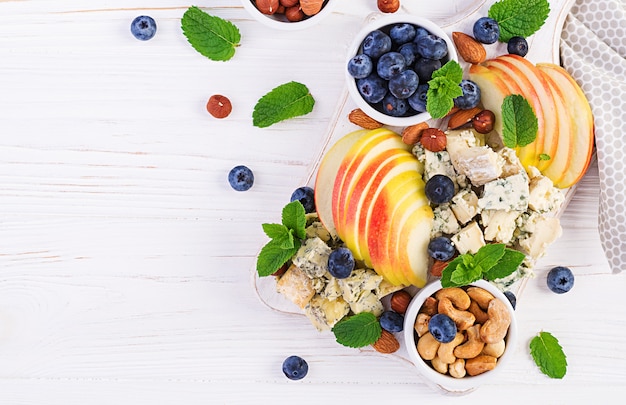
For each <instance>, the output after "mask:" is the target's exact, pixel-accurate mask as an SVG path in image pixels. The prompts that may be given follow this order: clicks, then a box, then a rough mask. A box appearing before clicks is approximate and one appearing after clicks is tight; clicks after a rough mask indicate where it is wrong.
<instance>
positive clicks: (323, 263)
mask: <svg viewBox="0 0 626 405" xmlns="http://www.w3.org/2000/svg"><path fill="white" fill-rule="evenodd" d="M330 252H331V249H330V247H328V245H327V244H326V243H325V242H324V241H323V240H322V239H320V238H318V237H314V238H311V239H307V240H306V242H304V244H303V245H302V246H300V249H298V251H297V252H296V254H295V256H294V258H293V264H295V265H296V266H298V267H299V268H300V269H302V271H304V272H305V273H306V274H307V275H308V276H309V277H310V278H316V277H322V276H323V275H324V273H326V271H327V270H328V256H330Z"/></svg>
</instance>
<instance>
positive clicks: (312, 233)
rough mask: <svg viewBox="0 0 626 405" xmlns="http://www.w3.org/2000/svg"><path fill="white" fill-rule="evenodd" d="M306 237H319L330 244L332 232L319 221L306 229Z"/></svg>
mask: <svg viewBox="0 0 626 405" xmlns="http://www.w3.org/2000/svg"><path fill="white" fill-rule="evenodd" d="M306 237H307V239H312V238H315V237H318V238H320V239H321V240H322V241H324V243H328V242H329V241H330V240H331V239H332V236H331V235H330V232H328V230H327V229H326V227H325V226H324V225H323V224H322V223H321V222H319V221H314V222H313V223H311V225H309V226H307V227H306Z"/></svg>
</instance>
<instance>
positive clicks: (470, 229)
mask: <svg viewBox="0 0 626 405" xmlns="http://www.w3.org/2000/svg"><path fill="white" fill-rule="evenodd" d="M450 239H451V240H452V243H454V246H455V247H456V250H458V251H459V253H460V254H462V255H463V254H465V253H472V254H474V253H476V252H478V249H480V248H481V247H483V246H485V237H484V235H483V231H482V230H481V229H480V226H478V223H477V222H476V221H472V222H470V223H469V224H468V225H467V226H465V227H464V228H463V229H461V231H459V232H458V233H457V234H455V235H453V236H452V237H451V238H450Z"/></svg>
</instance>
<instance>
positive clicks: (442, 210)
mask: <svg viewBox="0 0 626 405" xmlns="http://www.w3.org/2000/svg"><path fill="white" fill-rule="evenodd" d="M460 230H461V227H460V225H459V223H458V222H457V220H456V217H455V216H454V213H453V212H452V209H450V204H441V205H438V206H437V207H435V208H434V209H433V224H432V229H431V233H430V234H431V238H435V237H437V236H441V235H443V234H453V233H457V232H459V231H460Z"/></svg>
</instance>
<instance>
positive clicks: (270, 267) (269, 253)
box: [256, 239, 300, 277]
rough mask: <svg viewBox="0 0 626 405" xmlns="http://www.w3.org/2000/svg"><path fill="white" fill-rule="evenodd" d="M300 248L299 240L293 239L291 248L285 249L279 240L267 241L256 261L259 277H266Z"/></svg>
mask: <svg viewBox="0 0 626 405" xmlns="http://www.w3.org/2000/svg"><path fill="white" fill-rule="evenodd" d="M298 249H300V241H298V240H295V241H294V246H293V247H292V248H291V249H285V248H284V247H283V246H282V243H281V242H280V241H279V240H274V239H272V240H270V241H269V242H267V244H266V245H265V246H263V248H261V252H259V257H258V258H257V261H256V271H257V273H258V274H259V276H260V277H266V276H269V275H271V274H273V273H274V272H276V270H278V269H279V268H280V267H281V266H282V265H283V264H285V263H287V261H288V260H289V259H291V257H292V256H293V255H295V254H296V252H297V251H298Z"/></svg>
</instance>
